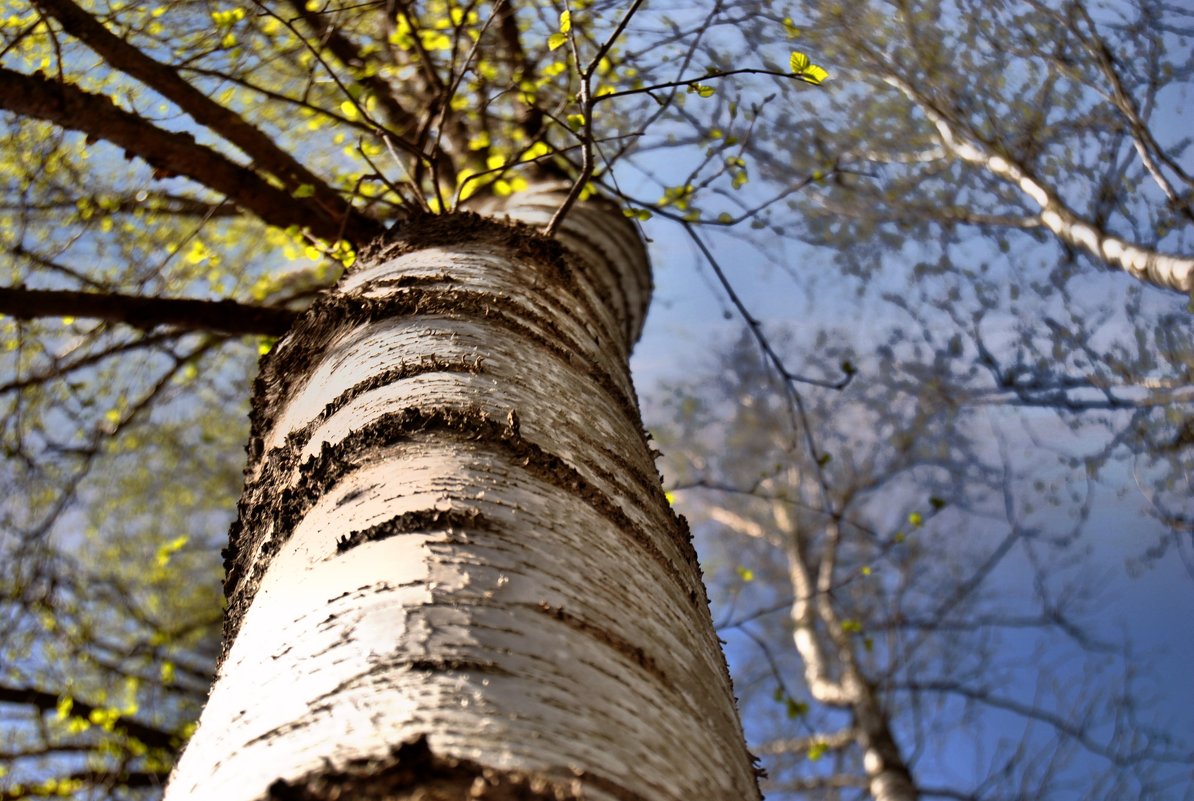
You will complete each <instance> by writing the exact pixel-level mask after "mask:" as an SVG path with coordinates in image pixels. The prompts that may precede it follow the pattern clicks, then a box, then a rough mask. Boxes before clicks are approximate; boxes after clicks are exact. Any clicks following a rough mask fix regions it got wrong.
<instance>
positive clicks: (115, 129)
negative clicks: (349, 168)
mask: <svg viewBox="0 0 1194 801" xmlns="http://www.w3.org/2000/svg"><path fill="white" fill-rule="evenodd" d="M0 108H2V109H4V110H6V111H11V112H14V113H16V114H23V115H25V116H28V117H34V118H37V119H41V120H46V121H47V122H52V123H54V124H56V125H60V126H62V127H63V128H67V129H69V130H74V131H80V132H82V133H85V134H87V135H88V136H92V137H95V138H97V139H104V140H106V141H108V142H111V143H112V144H114V145H117V146H118V147H122V148H124V150H125V153H126V155H128V156H130V157H131V156H138V157H139V158H141V159H143V160H144V161H145V162H147V163H148V164H149V165H150V166H152V167H154V168H155V169H156V170H157V171H158V173H159V174H160V175H162V176H170V175H185V176H186V177H188V178H190V179H192V180H194V181H197V182H198V183H200V184H203V185H204V186H207V187H208V188H210V189H212V190H214V191H216V192H220V193H221V194H223V195H226V196H227V197H228V198H229V199H230V200H232V201H233V202H234V203H236V204H237V205H238V206H240V207H242V208H244V209H246V210H248V211H250V212H252V213H253V214H255V215H257V217H259V218H260V219H262V220H263V221H265V222H266V223H268V224H270V225H276V226H278V227H279V228H287V227H289V226H291V225H298V226H300V227H305V228H307V230H308V231H310V232H311V233H312V234H313V235H315V236H317V237H320V238H322V239H325V240H328V241H331V242H334V241H336V240H338V239H341V238H345V239H348V240H349V241H350V242H352V243H353V244H354V245H356V246H358V247H359V246H361V245H364V244H367V243H368V242H371V241H372V240H374V239H376V238H377V237H379V236H381V234H382V233H383V231H384V229H383V227H382V225H381V224H380V223H378V222H377V221H375V220H372V219H368V218H365V217H362V216H360V215H357V214H353V215H352V216H350V217H349V218H348V219H347V220H342V219H341V218H339V217H337V216H335V215H331V214H328V213H327V212H326V211H324V210H323V209H321V208H319V206H318V205H316V204H313V203H304V202H301V201H299V200H296V199H295V198H294V197H292V196H291V193H290V192H287V191H286V190H283V189H279V188H277V187H275V186H273V185H272V184H270V183H269V182H268V181H266V180H265V179H264V178H262V177H261V176H260V175H258V174H257V173H256V172H254V171H253V170H251V169H249V168H248V167H244V166H242V165H240V164H237V163H236V162H234V161H232V160H230V159H229V158H227V157H226V156H224V155H223V154H221V153H219V152H217V151H215V150H212V149H211V148H209V147H206V146H204V145H201V144H199V143H198V142H196V141H195V137H193V136H191V135H190V134H189V133H179V132H174V131H166V130H162V129H161V128H158V127H156V126H154V125H152V124H150V123H149V122H148V121H146V120H145V119H143V118H141V117H139V116H137V115H136V114H133V113H131V112H128V111H125V110H123V109H121V108H119V107H118V106H116V104H115V103H113V102H112V100H111V99H110V98H108V97H105V96H103V95H97V94H92V93H90V92H85V91H83V90H82V89H80V88H79V87H77V86H75V85H73V84H69V83H60V82H58V81H55V80H52V79H50V78H47V77H45V76H44V75H43V74H41V73H40V72H38V73H35V74H33V75H25V74H23V73H20V72H15V71H13V70H9V69H5V68H3V67H0ZM341 231H343V233H341Z"/></svg>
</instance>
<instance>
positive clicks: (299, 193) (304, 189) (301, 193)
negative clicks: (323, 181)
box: [290, 184, 315, 198]
mask: <svg viewBox="0 0 1194 801" xmlns="http://www.w3.org/2000/svg"><path fill="white" fill-rule="evenodd" d="M314 194H315V187H314V186H312V185H311V184H299V186H298V188H297V189H295V190H294V191H293V192H291V193H290V196H291V197H297V198H303V197H311V195H314Z"/></svg>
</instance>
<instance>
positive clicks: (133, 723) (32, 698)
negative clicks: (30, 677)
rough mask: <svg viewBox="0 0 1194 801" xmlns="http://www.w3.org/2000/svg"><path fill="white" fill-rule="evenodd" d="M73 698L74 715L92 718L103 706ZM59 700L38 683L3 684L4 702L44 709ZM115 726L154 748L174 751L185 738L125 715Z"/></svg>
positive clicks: (1, 697)
mask: <svg viewBox="0 0 1194 801" xmlns="http://www.w3.org/2000/svg"><path fill="white" fill-rule="evenodd" d="M71 700H72V703H71V711H70V714H71V716H72V717H80V718H84V719H88V718H89V717H90V716H91V713H92V712H98V711H99V710H100V707H98V706H95V705H93V704H89V703H87V702H86V701H80V700H79V699H78V698H72V699H71ZM58 701H59V696H58V695H57V694H56V693H49V692H46V691H45V690H39V689H37V688H36V687H18V686H11V685H7V684H0V703H4V704H20V705H24V706H32V707H34V708H36V709H38V710H40V711H42V712H49V711H50V710H54V709H57V708H58ZM113 728H114V729H116V730H117V731H119V732H121V733H123V734H125V735H127V736H129V737H132V738H134V739H135V740H138V741H139V742H141V743H143V744H145V745H147V746H149V747H150V748H164V749H167V750H170V751H174V750H176V749H177V748H178V745H179V740H180V739H181V738H179V737H178V736H177V735H176V734H174V733H172V732H168V731H165V730H163V729H159V728H158V727H157V726H154V725H152V724H149V723H144V722H141V721H138V720H135V719H133V718H129V717H123V716H122V717H120V718H117V719H116V721H115V723H114V725H113Z"/></svg>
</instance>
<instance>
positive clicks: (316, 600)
mask: <svg viewBox="0 0 1194 801" xmlns="http://www.w3.org/2000/svg"><path fill="white" fill-rule="evenodd" d="M562 198H563V194H562V192H561V191H560V190H559V189H558V188H556V189H553V188H551V187H542V188H538V189H537V190H535V191H532V192H530V193H524V194H521V195H519V196H517V198H516V203H515V204H512V205H510V206H509V207H508V208H507V209H505V210H504V212H505V213H508V214H509V215H510V216H512V217H514V218H517V219H520V220H523V221H525V222H528V223H531V224H533V225H542V224H543V223H544V222H546V220H547V219H548V218H549V216H550V215H551V213H552V211H554V209H555V208H557V207H558V205H559V203H560V201H561V199H562ZM362 263H363V265H364V266H363V267H361V268H358V269H354V270H353V271H352V272H350V273H349V274H348V275H347V276H346V277H345V278H344V279H343V280H342V281H341V282H340V285H339V287H338V288H337V289H336V290H335V291H334V292H332V293H330V294H328V295H327V296H325V297H323V298H322V299H321V300H320V301H318V302H317V303H316V304H315V305H314V306H313V307H312V309H311V310H310V312H309V313H308V314H306V315H305V316H304V317H303V318H302V319H301V320H300V322H299V323H298V324H296V326H295V327H294V329H292V331H291V332H290V333H289V334H288V335H287V336H286V337H284V338H283V339H282V340H280V341H279V343H278V344H277V346H276V347H275V349H274V351H273V352H272V353H271V354H270V355H269V356H268V357H267V359H266V360H265V361H264V363H263V366H262V372H261V377H260V378H259V379H258V382H257V386H256V389H255V394H254V402H253V403H254V408H253V439H252V441H251V443H250V447H249V466H248V468H247V469H246V486H245V491H244V495H243V496H242V499H241V502H240V516H239V519H238V521H237V523H236V524H235V525H234V527H233V531H232V534H231V542H230V546H229V549H228V551H227V553H226V557H227V559H226V567H227V571H228V577H227V583H226V592H227V594H228V599H229V608H228V614H227V619H226V630H225V646H224V654H223V657H222V660H221V665H220V669H219V672H218V678H217V680H216V683H215V685H214V687H213V689H212V692H211V697H210V699H209V702H208V704H207V707H206V709H205V710H204V712H203V715H202V718H201V720H200V724H199V728H198V730H197V732H196V734H195V736H194V738H193V739H192V741H191V743H190V744H189V745H188V747H187V749H186V751H185V753H184V754H183V756H182V759H181V760H180V762H179V764H178V766H177V768H176V769H175V772H174V774H173V776H172V778H171V782H170V785H169V787H168V789H167V793H166V797H167V799H169V800H170V801H178V800H179V799H218V801H238V800H239V799H262V798H278V799H334V798H353V799H415V798H418V799H465V798H468V799H515V798H517V799H574V798H575V799H579V798H584V799H598V800H605V799H608V801H615V799H616V800H617V801H631V800H633V799H676V801H680V800H681V799H682V800H683V801H692V799H708V800H710V801H720V800H722V799H724V800H725V801H739V800H740V799H757V798H759V792H758V788H757V781H756V778H755V774H754V770H753V768H752V764H751V757H750V755H749V754H748V753H747V752H746V749H745V746H744V744H743V738H742V731H741V726H740V723H739V721H738V718H737V713H736V711H735V708H734V699H733V695H732V691H731V688H730V682H729V678H728V674H727V672H726V667H725V662H724V658H723V656H722V653H721V650H720V647H719V644H718V641H717V638H716V636H715V634H714V631H713V628H712V622H711V619H710V616H709V611H708V605H707V600H706V596H705V590H704V587H703V585H702V583H701V578H700V573H699V569H698V567H697V563H696V558H695V554H694V552H693V549H692V546H691V543H690V539H689V534H688V531H687V527H686V525H685V524H684V522H683V520H682V519H679V518H677V517H676V516H675V515H674V514H673V513H672V511H671V509H670V508H669V506H668V504H667V501H666V499H665V498H664V495H663V492H662V491H661V489H660V482H659V476H658V473H657V471H656V469H655V465H654V459H653V453H652V451H651V448H650V447H649V445H648V442H647V437H646V435H645V434H644V431H643V428H642V424H641V421H640V418H639V414H638V409H637V404H636V400H635V395H634V390H633V387H632V385H631V381H630V376H629V370H628V357H629V352H630V348H631V345H632V344H633V342H634V341H635V339H636V338H637V337H638V334H639V331H640V329H641V326H642V322H643V316H644V314H645V311H646V308H647V304H648V301H649V294H650V272H649V267H648V264H647V260H646V254H645V251H644V248H643V246H642V242H641V240H640V238H639V236H638V234H637V232H636V231H635V229H634V228H633V227H632V226H631V225H630V224H629V223H627V221H626V220H625V219H624V218H623V217H622V215H621V213H620V211H619V209H618V208H616V207H615V206H613V205H612V204H605V203H602V202H591V203H584V204H580V205H579V206H578V207H576V208H574V209H573V210H572V211H571V212H570V214H569V216H568V218H567V220H566V222H565V224H564V226H563V228H562V229H561V231H560V233H559V234H558V236H557V240H555V241H552V240H547V239H544V238H543V237H541V236H539V235H538V234H537V233H536V231H535V229H534V228H531V227H528V226H524V225H518V224H514V223H507V222H498V221H495V220H492V219H486V218H483V217H480V216H477V215H473V214H461V215H453V216H448V217H430V218H426V219H422V220H419V221H415V222H412V223H411V224H409V225H408V226H407V227H406V229H405V230H404V231H403V232H402V233H401V237H400V239H397V240H396V241H394V242H393V243H390V244H387V245H386V246H384V247H381V248H380V250H379V251H378V252H376V253H374V254H372V255H371V256H369V257H367V258H363V259H362Z"/></svg>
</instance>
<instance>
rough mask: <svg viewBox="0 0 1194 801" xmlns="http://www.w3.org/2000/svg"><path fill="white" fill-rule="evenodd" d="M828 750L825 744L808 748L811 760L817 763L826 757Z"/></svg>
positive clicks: (816, 744) (815, 744)
mask: <svg viewBox="0 0 1194 801" xmlns="http://www.w3.org/2000/svg"><path fill="white" fill-rule="evenodd" d="M826 750H828V747H827V746H826V745H825V743H813V744H812V745H810V746H809V747H808V758H809V760H811V761H813V762H816V761H817V760H818V759H820V758H821V757H823V756H825V751H826Z"/></svg>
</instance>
